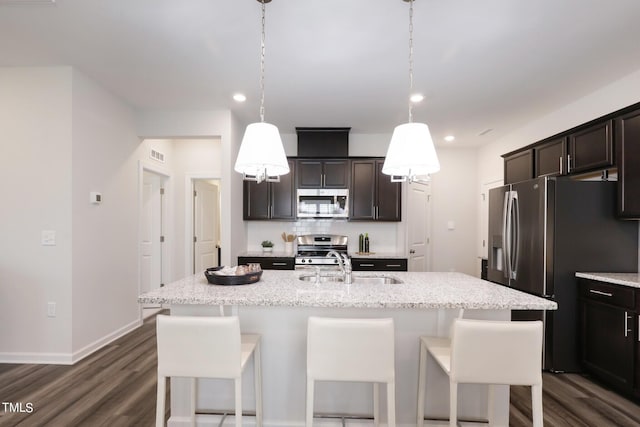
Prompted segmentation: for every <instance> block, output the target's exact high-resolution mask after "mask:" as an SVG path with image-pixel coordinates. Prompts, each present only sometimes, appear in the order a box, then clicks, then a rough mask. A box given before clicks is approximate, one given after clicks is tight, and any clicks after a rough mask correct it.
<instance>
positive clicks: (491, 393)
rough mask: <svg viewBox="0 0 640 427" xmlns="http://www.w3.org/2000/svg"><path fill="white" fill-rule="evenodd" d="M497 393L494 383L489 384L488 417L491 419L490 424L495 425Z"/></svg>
mask: <svg viewBox="0 0 640 427" xmlns="http://www.w3.org/2000/svg"><path fill="white" fill-rule="evenodd" d="M495 395H496V386H495V385H493V384H489V386H488V394H487V404H488V405H489V406H488V407H487V419H488V421H489V425H490V426H492V425H495V415H494V413H493V408H494V407H495V406H494V405H495Z"/></svg>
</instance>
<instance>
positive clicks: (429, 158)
mask: <svg viewBox="0 0 640 427" xmlns="http://www.w3.org/2000/svg"><path fill="white" fill-rule="evenodd" d="M403 1H406V2H409V96H411V92H412V91H413V0H403ZM412 110H413V102H412V101H409V122H408V123H404V124H401V125H399V126H396V128H395V129H394V130H393V135H392V136H391V142H390V143H389V148H388V149H387V156H386V157H385V160H384V165H383V166H382V173H384V174H386V175H391V181H393V182H397V181H406V180H409V181H410V182H414V181H428V180H429V175H430V174H432V173H434V172H438V171H439V170H440V162H439V161H438V155H437V154H436V149H435V147H434V145H433V139H432V138H431V133H429V126H427V125H426V124H424V123H413V111H412Z"/></svg>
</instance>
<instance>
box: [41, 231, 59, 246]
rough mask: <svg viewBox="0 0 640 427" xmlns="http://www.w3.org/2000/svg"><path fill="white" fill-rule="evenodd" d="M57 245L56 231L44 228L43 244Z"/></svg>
mask: <svg viewBox="0 0 640 427" xmlns="http://www.w3.org/2000/svg"><path fill="white" fill-rule="evenodd" d="M55 245H56V231H55V230H42V246H55Z"/></svg>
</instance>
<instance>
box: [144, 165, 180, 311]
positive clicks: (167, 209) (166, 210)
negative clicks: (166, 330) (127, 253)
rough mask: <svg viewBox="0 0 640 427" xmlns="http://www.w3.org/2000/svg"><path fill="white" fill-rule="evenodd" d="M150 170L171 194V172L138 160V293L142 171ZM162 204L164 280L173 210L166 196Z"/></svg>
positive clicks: (169, 275) (166, 276) (168, 268)
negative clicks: (166, 237) (164, 237)
mask: <svg viewBox="0 0 640 427" xmlns="http://www.w3.org/2000/svg"><path fill="white" fill-rule="evenodd" d="M145 171H146V172H150V173H153V174H156V175H159V176H161V177H162V178H163V181H164V188H165V192H166V193H167V194H169V195H171V194H172V192H173V191H172V180H171V173H170V172H169V171H168V170H167V169H165V168H163V167H162V166H159V165H155V164H152V163H148V162H145V161H144V160H139V161H138V250H137V256H138V280H137V281H138V294H140V293H141V292H142V288H141V286H142V283H141V273H142V271H141V269H142V265H141V261H140V260H141V255H142V252H141V250H142V249H141V247H140V241H141V240H142V223H143V186H144V173H145ZM163 204H164V206H163V207H162V211H163V214H164V215H163V218H162V229H163V235H165V236H166V235H167V234H168V235H169V238H168V239H166V240H165V242H164V244H163V245H161V249H160V250H161V255H160V256H161V260H162V265H161V275H162V278H163V280H164V281H165V282H166V281H167V278H169V277H171V267H170V266H171V260H170V256H169V254H170V253H171V250H170V246H171V244H172V240H171V237H172V236H171V230H170V228H169V224H172V223H173V211H172V209H171V205H172V204H171V203H167V200H166V197H165V198H164V201H163ZM142 318H143V307H142V306H141V307H140V319H142Z"/></svg>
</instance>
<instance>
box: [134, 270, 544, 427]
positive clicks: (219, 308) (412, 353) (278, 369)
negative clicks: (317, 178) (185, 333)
mask: <svg viewBox="0 0 640 427" xmlns="http://www.w3.org/2000/svg"><path fill="white" fill-rule="evenodd" d="M323 274H325V272H323ZM301 276H307V277H306V279H307V280H301ZM381 277H387V278H388V279H381ZM304 278H305V277H302V279H304ZM316 279H317V277H315V274H313V273H310V272H308V271H307V272H304V271H299V270H298V271H276V270H267V271H264V272H263V275H262V278H261V280H260V281H259V282H257V283H254V284H249V285H242V286H223V285H210V284H209V283H208V282H207V279H206V278H205V276H204V274H202V273H199V274H196V275H193V276H189V277H187V278H184V279H182V280H179V281H176V282H173V283H171V284H168V285H166V286H164V287H162V288H160V289H157V290H153V291H150V292H147V293H145V294H142V295H140V297H139V298H138V301H139V302H140V303H141V304H143V305H145V304H163V305H166V306H168V307H169V308H170V314H171V315H190V316H220V315H237V316H238V317H239V319H240V326H241V329H242V332H243V333H255V334H260V335H261V336H262V357H261V359H262V377H263V405H264V425H265V426H270V427H286V426H303V425H304V419H305V384H306V383H305V379H306V367H305V364H306V333H307V319H308V318H309V316H324V317H341V318H382V317H385V318H388V317H390V318H393V320H394V328H395V355H396V360H395V363H396V420H397V425H398V426H414V425H415V422H416V421H415V416H416V408H417V407H416V404H417V390H418V361H419V337H420V336H423V335H430V336H448V333H449V328H450V325H451V323H452V321H453V319H454V318H456V317H457V316H459V315H460V314H461V311H462V310H463V311H464V317H465V318H472V319H487V320H489V319H492V320H509V319H510V313H511V310H555V309H556V308H557V305H556V303H555V302H553V301H549V300H545V299H542V298H538V297H535V296H532V295H528V294H525V293H522V292H519V291H516V290H513V289H509V288H507V287H504V286H500V285H496V284H493V283H490V282H487V281H484V280H480V279H477V278H475V277H472V276H468V275H465V274H462V273H435V272H433V273H431V272H428V273H413V272H394V273H392V274H391V273H377V274H372V273H367V274H358V273H353V283H352V284H345V283H343V282H339V281H333V280H327V279H326V278H324V277H322V278H321V281H317V280H316ZM390 282H401V283H390ZM327 351H330V349H327ZM252 372H253V370H252V369H251V368H250V367H249V368H248V369H247V372H246V374H245V378H243V408H245V410H249V411H250V410H252V409H253V408H254V396H253V393H252V392H251V391H252V386H251V384H252V381H253V378H252ZM448 389H449V386H448V378H447V376H446V375H445V374H444V373H443V372H441V371H440V369H439V368H438V367H437V365H436V364H435V362H434V361H433V360H431V359H429V360H428V365H427V398H426V405H425V414H426V415H427V418H433V419H438V418H440V419H447V417H448V407H449V406H448V405H449V402H448V395H449V394H448ZM383 393H384V392H383V391H381V394H382V396H384V394H383ZM487 394H488V393H487V387H486V386H482V385H470V384H465V385H461V386H460V390H459V403H458V405H459V406H458V411H459V417H460V419H474V420H478V419H480V420H482V419H487ZM508 396H509V392H508V387H507V386H501V387H498V388H497V392H496V393H495V397H494V407H493V411H494V419H495V421H496V424H497V425H504V426H507V425H508V417H509V397H508ZM382 400H383V401H384V398H383V399H382ZM190 401H191V396H190V392H189V386H188V381H187V380H184V379H181V378H172V379H171V417H170V420H169V425H170V426H182V425H188V422H189V408H190ZM372 402H373V398H372V388H371V386H370V384H364V383H355V384H352V383H346V382H340V383H336V382H331V383H323V382H320V383H317V385H316V393H315V412H316V413H317V414H352V415H365V416H368V415H371V414H372V412H373V403H372ZM233 406H234V405H233V383H232V382H231V381H224V380H199V381H198V393H197V402H196V408H197V413H202V414H206V413H210V412H214V413H219V412H227V413H229V414H232V413H233V409H232V408H233ZM385 413H386V408H385V406H384V402H383V403H382V405H381V414H383V417H382V420H383V422H384V420H385V416H384V414H385ZM245 418H246V419H245V420H243V421H244V423H245V424H246V425H254V424H253V422H254V420H253V417H245ZM197 420H198V425H218V424H217V423H218V422H219V420H220V416H215V417H210V416H207V417H205V416H204V415H203V416H198V418H197ZM368 423H369V424H371V421H368ZM314 425H316V426H337V425H340V420H339V419H338V420H336V419H331V418H326V419H316V421H315V424H314ZM349 425H366V423H365V424H360V422H359V421H357V420H356V421H351V422H349ZM427 425H429V423H428V422H427ZM434 425H435V424H434Z"/></svg>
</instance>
